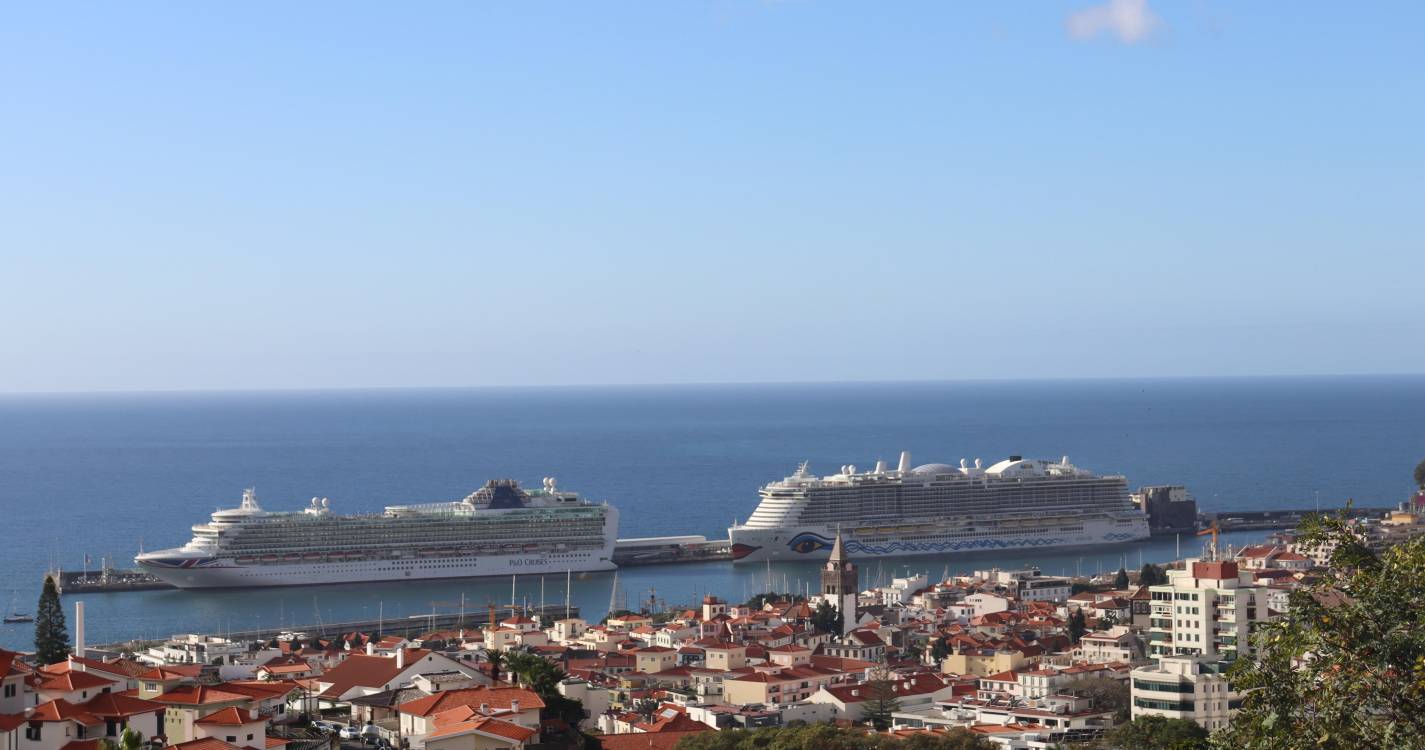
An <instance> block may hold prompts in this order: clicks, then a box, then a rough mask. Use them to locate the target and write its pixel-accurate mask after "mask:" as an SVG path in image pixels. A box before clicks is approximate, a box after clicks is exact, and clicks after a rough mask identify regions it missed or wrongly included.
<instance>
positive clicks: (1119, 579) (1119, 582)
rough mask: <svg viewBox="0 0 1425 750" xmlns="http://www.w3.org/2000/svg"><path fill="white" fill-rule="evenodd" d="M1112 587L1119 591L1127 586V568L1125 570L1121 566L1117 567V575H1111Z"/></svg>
mask: <svg viewBox="0 0 1425 750" xmlns="http://www.w3.org/2000/svg"><path fill="white" fill-rule="evenodd" d="M1113 587H1114V588H1115V589H1118V590H1119V591H1122V590H1124V589H1126V588H1128V571H1127V570H1125V569H1123V568H1119V569H1118V575H1116V576H1114V577H1113Z"/></svg>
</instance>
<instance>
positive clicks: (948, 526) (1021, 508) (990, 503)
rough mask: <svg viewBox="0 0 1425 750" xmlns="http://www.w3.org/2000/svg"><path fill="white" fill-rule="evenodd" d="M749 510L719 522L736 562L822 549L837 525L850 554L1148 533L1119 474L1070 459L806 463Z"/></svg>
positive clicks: (1131, 537) (1063, 542)
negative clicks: (814, 469) (825, 471)
mask: <svg viewBox="0 0 1425 750" xmlns="http://www.w3.org/2000/svg"><path fill="white" fill-rule="evenodd" d="M759 494H760V495H761V498H762V500H761V502H760V503H759V504H758V506H757V510H756V511H754V512H753V513H752V516H751V517H750V518H748V519H747V521H746V522H745V523H740V524H734V525H733V526H732V528H730V529H729V530H728V532H729V535H730V537H731V541H732V554H733V558H734V559H735V560H738V561H742V562H750V561H762V560H769V559H770V560H780V559H807V558H816V557H825V556H826V555H828V554H830V550H831V546H832V542H833V541H834V540H835V538H836V535H837V533H838V532H840V533H841V535H842V536H843V539H844V544H845V547H846V551H847V552H848V553H850V554H852V555H855V556H859V557H888V556H897V555H944V554H954V553H967V552H986V551H995V550H1011V549H1041V548H1054V547H1082V546H1089V545H1103V544H1115V543H1122V542H1131V541H1135V540H1139V539H1146V538H1147V537H1148V520H1147V516H1146V515H1144V514H1143V513H1142V512H1141V511H1139V510H1138V509H1137V508H1135V507H1134V505H1133V503H1132V501H1131V500H1130V499H1129V497H1128V483H1127V480H1126V479H1124V477H1122V476H1110V475H1099V474H1095V473H1093V472H1090V471H1087V470H1084V469H1080V468H1078V467H1076V466H1074V465H1073V464H1070V463H1069V459H1068V457H1064V458H1063V459H1062V460H1059V461H1051V460H1036V459H1026V458H1024V457H1022V456H1010V457H1009V458H1007V459H1005V460H1003V461H1000V462H998V463H995V464H994V465H992V466H989V467H988V468H985V467H983V466H982V465H981V462H980V460H979V459H975V461H974V463H973V464H971V463H970V462H968V461H966V460H964V459H961V461H960V465H959V466H950V465H948V464H925V465H923V466H917V467H915V468H911V465H910V454H909V453H902V454H901V458H900V465H899V467H898V468H896V469H889V468H887V466H886V464H885V462H884V461H879V462H877V463H876V468H875V469H873V470H872V471H866V472H858V471H857V470H856V467H855V466H843V467H841V470H840V471H839V472H837V473H836V474H832V475H829V476H824V477H818V476H815V475H813V474H811V472H810V471H809V470H808V468H807V465H806V464H802V465H801V466H800V467H798V469H797V471H796V473H794V474H792V475H791V476H789V477H787V478H786V479H783V480H781V481H780V482H773V483H771V484H768V485H767V486H765V487H763V488H762V490H761V492H760V493H759Z"/></svg>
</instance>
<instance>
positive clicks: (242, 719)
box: [194, 706, 261, 727]
mask: <svg viewBox="0 0 1425 750" xmlns="http://www.w3.org/2000/svg"><path fill="white" fill-rule="evenodd" d="M254 721H261V719H258V718H254V717H253V715H252V713H251V712H249V711H244V710H243V709H241V708H238V707H237V706H229V707H227V708H225V709H223V710H221V711H214V712H213V713H210V714H208V715H207V716H204V717H203V718H201V719H199V720H198V721H196V722H194V723H196V724H210V725H213V726H219V727H240V726H242V725H243V724H251V723H252V722H254Z"/></svg>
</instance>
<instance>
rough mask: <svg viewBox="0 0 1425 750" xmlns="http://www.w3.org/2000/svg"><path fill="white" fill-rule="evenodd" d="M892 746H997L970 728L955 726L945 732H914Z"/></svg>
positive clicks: (924, 749) (940, 749) (923, 749)
mask: <svg viewBox="0 0 1425 750" xmlns="http://www.w3.org/2000/svg"><path fill="white" fill-rule="evenodd" d="M891 747H893V748H895V750H993V749H994V748H995V747H997V746H996V745H995V744H994V743H993V742H990V741H989V740H987V739H985V738H983V737H980V736H978V735H975V734H973V733H971V732H970V731H969V730H968V729H963V728H960V727H955V728H954V729H951V730H950V731H948V732H945V733H943V734H941V733H936V734H931V733H929V732H925V733H922V734H913V735H911V736H909V737H907V738H905V739H904V740H901V741H900V742H899V743H896V744H894V745H892V746H891Z"/></svg>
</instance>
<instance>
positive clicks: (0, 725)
mask: <svg viewBox="0 0 1425 750" xmlns="http://www.w3.org/2000/svg"><path fill="white" fill-rule="evenodd" d="M27 721H28V719H26V718H25V715H24V714H0V732H9V731H13V730H14V729H15V728H16V727H19V726H20V725H22V724H24V723H25V722H27Z"/></svg>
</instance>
